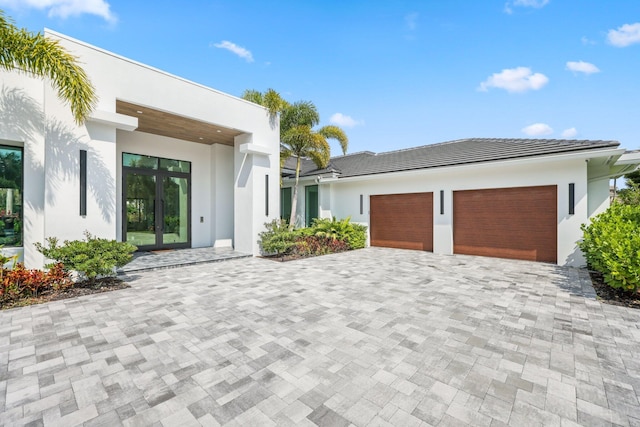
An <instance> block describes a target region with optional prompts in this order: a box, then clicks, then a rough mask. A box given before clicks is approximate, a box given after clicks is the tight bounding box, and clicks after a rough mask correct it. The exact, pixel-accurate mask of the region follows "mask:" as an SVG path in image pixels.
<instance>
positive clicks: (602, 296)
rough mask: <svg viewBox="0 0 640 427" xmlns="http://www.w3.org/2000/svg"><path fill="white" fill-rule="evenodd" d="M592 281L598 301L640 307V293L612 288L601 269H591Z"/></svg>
mask: <svg viewBox="0 0 640 427" xmlns="http://www.w3.org/2000/svg"><path fill="white" fill-rule="evenodd" d="M589 276H591V283H592V284H593V289H595V291H596V294H597V295H598V301H601V302H604V303H606V304H612V305H619V306H623V307H629V308H638V309H640V293H638V292H629V291H625V290H623V289H620V288H612V287H611V286H609V285H607V284H606V283H605V281H604V275H603V274H602V273H600V272H599V271H594V270H589Z"/></svg>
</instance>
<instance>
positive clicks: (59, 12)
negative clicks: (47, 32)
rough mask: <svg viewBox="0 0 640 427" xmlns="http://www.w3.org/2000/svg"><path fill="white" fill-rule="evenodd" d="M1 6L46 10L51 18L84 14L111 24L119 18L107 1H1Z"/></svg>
mask: <svg viewBox="0 0 640 427" xmlns="http://www.w3.org/2000/svg"><path fill="white" fill-rule="evenodd" d="M0 6H2V7H7V8H10V9H37V10H46V11H47V14H48V15H49V17H54V16H58V17H60V18H62V19H65V18H68V17H70V16H80V15H83V14H89V15H96V16H100V17H101V18H103V19H104V20H105V21H107V22H109V23H112V24H114V23H116V22H117V20H118V19H117V17H116V16H115V15H114V14H113V13H112V12H111V6H110V5H109V3H108V2H106V1H105V0H0Z"/></svg>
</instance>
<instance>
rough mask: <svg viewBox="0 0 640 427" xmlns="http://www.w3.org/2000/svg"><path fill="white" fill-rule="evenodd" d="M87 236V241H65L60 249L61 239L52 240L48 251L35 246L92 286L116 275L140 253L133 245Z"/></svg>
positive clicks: (47, 240) (47, 248)
mask: <svg viewBox="0 0 640 427" xmlns="http://www.w3.org/2000/svg"><path fill="white" fill-rule="evenodd" d="M84 235H85V239H86V240H72V241H69V240H65V241H64V244H63V245H62V246H59V245H58V239H56V238H55V237H49V238H48V239H46V243H47V246H46V247H45V246H44V245H42V244H40V243H36V249H38V251H39V252H40V253H42V254H43V255H44V256H46V257H47V258H49V259H52V260H55V261H57V262H61V263H63V264H64V266H65V268H66V269H69V270H75V271H77V272H78V273H79V274H80V275H81V276H83V277H85V278H87V279H88V280H89V281H92V282H93V281H94V280H95V279H96V277H98V276H113V275H115V267H122V266H124V265H126V264H127V263H128V262H129V261H131V254H132V253H133V252H135V251H136V250H137V248H136V247H135V246H134V245H132V244H130V243H126V242H116V241H115V240H108V239H100V238H97V237H95V236H92V235H91V234H90V233H89V232H88V231H85V233H84Z"/></svg>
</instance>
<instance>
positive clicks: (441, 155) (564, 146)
mask: <svg viewBox="0 0 640 427" xmlns="http://www.w3.org/2000/svg"><path fill="white" fill-rule="evenodd" d="M618 145H620V143H619V142H618V141H600V140H598V141H590V140H574V139H570V140H563V139H507V138H469V139H459V140H455V141H448V142H442V143H439V144H432V145H424V146H421V147H414V148H407V149H404V150H397V151H388V152H386V153H379V154H376V153H372V152H371V151H363V152H358V153H353V154H347V155H345V156H337V157H332V158H331V160H330V162H329V166H328V167H327V168H325V169H318V168H317V167H316V165H315V164H314V163H313V162H312V161H311V160H310V159H303V162H302V166H301V171H300V176H311V175H322V174H327V173H331V172H335V173H336V174H337V175H338V176H339V177H341V178H345V177H351V176H361V175H373V174H380V173H388V172H400V171H408V170H415V169H428V168H437V167H443V166H454V165H464V164H470V163H482V162H491V161H496V160H507V159H517V158H523V157H535V156H543V155H549V154H560V153H569V152H579V151H588V150H597V149H605V148H616V147H618ZM284 169H285V170H284V171H283V174H284V175H285V176H286V175H293V174H289V173H288V171H287V169H289V170H295V158H290V159H288V161H287V162H286V164H285V168H284Z"/></svg>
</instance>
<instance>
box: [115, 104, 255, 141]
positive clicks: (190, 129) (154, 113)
mask: <svg viewBox="0 0 640 427" xmlns="http://www.w3.org/2000/svg"><path fill="white" fill-rule="evenodd" d="M116 113H117V114H122V115H125V116H129V117H134V118H137V119H138V127H137V129H136V130H137V131H139V132H145V133H151V134H154V135H161V136H168V137H170V138H176V139H182V140H185V141H190V142H196V143H198V144H206V145H212V144H223V145H229V146H233V145H234V141H235V137H236V136H238V135H241V134H243V133H245V132H242V131H240V130H238V129H233V128H228V127H224V126H220V125H217V124H214V123H209V122H203V121H201V120H196V119H192V118H189V117H185V116H180V115H178V114H174V113H168V112H166V111H161V110H158V109H155V108H151V107H147V106H144V105H140V104H134V103H131V102H126V101H122V100H116Z"/></svg>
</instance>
